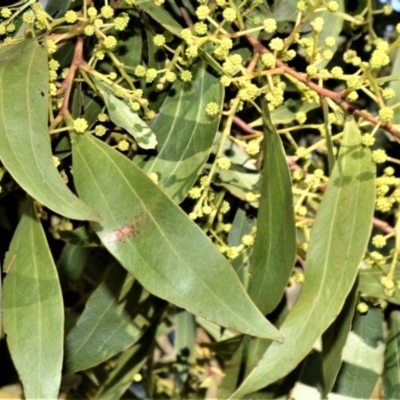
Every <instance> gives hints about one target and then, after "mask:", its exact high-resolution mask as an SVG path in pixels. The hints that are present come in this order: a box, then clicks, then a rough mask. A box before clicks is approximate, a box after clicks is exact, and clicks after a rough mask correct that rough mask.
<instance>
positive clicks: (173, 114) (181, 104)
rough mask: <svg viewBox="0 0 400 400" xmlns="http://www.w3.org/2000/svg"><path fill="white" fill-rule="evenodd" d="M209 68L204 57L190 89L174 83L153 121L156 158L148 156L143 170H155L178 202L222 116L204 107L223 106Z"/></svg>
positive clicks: (203, 159) (202, 160)
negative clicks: (207, 113) (156, 141)
mask: <svg viewBox="0 0 400 400" xmlns="http://www.w3.org/2000/svg"><path fill="white" fill-rule="evenodd" d="M206 68H207V64H206V63H205V62H204V61H203V60H201V61H199V62H198V63H197V65H196V68H195V69H194V71H193V75H194V77H193V81H192V82H191V86H190V87H189V88H187V85H185V84H184V83H183V82H181V81H179V80H178V81H176V82H175V84H174V85H173V86H172V88H171V90H170V94H169V96H168V97H167V98H166V100H165V101H164V103H163V105H162V107H161V110H160V113H159V114H158V116H157V118H156V119H155V120H154V122H153V123H152V124H151V127H152V129H153V131H154V132H155V134H156V135H157V140H158V143H159V144H158V152H157V156H156V157H154V158H153V159H150V160H147V159H146V162H145V163H144V164H143V169H144V170H145V171H146V172H148V173H150V172H155V173H156V174H157V175H158V176H159V182H160V185H161V186H162V187H163V189H164V190H165V192H166V193H167V194H168V195H169V196H170V197H171V198H172V199H174V200H175V201H176V202H177V203H180V202H181V201H182V200H183V199H184V198H185V197H186V195H187V193H188V191H189V190H190V188H191V187H192V186H193V184H194V182H195V181H196V179H197V176H198V174H199V173H200V171H201V169H202V168H203V166H204V164H205V162H206V161H207V158H208V156H209V154H210V152H211V149H212V146H213V143H214V139H215V135H216V133H217V130H218V126H219V120H220V118H210V117H208V116H207V115H206V113H205V108H206V105H207V104H208V103H210V102H215V103H216V104H218V106H219V107H220V108H222V94H223V90H222V86H221V84H220V82H219V80H218V79H217V78H216V77H215V76H214V75H212V74H211V73H209V72H208V71H207V69H206ZM177 137H179V139H178V140H177Z"/></svg>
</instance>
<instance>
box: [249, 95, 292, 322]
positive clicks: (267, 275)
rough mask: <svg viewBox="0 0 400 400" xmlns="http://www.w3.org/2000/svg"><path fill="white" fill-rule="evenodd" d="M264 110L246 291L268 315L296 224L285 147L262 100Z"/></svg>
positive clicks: (285, 275)
mask: <svg viewBox="0 0 400 400" xmlns="http://www.w3.org/2000/svg"><path fill="white" fill-rule="evenodd" d="M263 112H264V113H265V116H264V119H265V122H264V124H265V127H264V135H265V137H264V166H263V173H262V184H261V190H260V193H261V198H260V205H259V209H258V214H257V236H256V240H255V243H254V247H253V253H252V257H251V259H250V275H251V279H250V283H249V288H248V292H249V295H250V297H251V298H252V299H253V301H254V303H255V304H256V305H257V306H258V308H259V309H260V310H261V312H262V313H263V314H268V313H270V312H271V311H273V310H274V309H275V307H276V306H277V305H278V303H279V301H280V300H281V298H282V296H283V293H284V291H285V287H286V285H287V282H288V279H289V276H290V273H291V271H292V268H293V265H294V261H295V257H296V226H295V220H294V210H293V193H292V180H291V177H290V173H289V168H288V165H287V161H286V154H285V150H284V148H283V145H282V141H281V138H280V137H279V135H278V133H277V132H276V129H275V127H274V126H273V124H272V122H271V120H270V119H269V113H268V109H267V107H266V106H265V102H264V104H263Z"/></svg>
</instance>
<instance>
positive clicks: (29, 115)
mask: <svg viewBox="0 0 400 400" xmlns="http://www.w3.org/2000/svg"><path fill="white" fill-rule="evenodd" d="M48 79H49V78H48V66H47V52H46V49H45V48H44V47H43V46H40V45H39V43H38V42H37V41H36V40H33V39H32V40H25V41H23V42H19V43H17V44H15V45H12V46H0V158H1V160H2V162H3V163H4V165H5V167H6V168H7V170H8V172H9V173H10V174H11V175H12V177H13V178H14V179H15V180H16V181H17V182H18V184H19V185H20V186H21V187H22V188H23V189H24V190H26V191H27V192H28V193H29V194H30V195H31V196H32V197H33V198H35V199H37V200H38V201H39V202H40V203H42V204H44V205H45V206H46V207H48V208H50V209H51V210H53V211H55V212H57V213H59V214H61V215H64V216H66V217H68V218H73V219H78V220H91V221H100V220H101V218H100V217H99V215H98V214H97V213H95V212H94V211H93V210H92V209H91V208H89V207H88V206H87V205H86V204H84V203H83V202H82V201H81V200H79V199H78V198H77V197H76V196H75V195H74V194H72V192H71V191H70V190H69V189H68V187H67V186H66V185H65V183H64V182H63V180H62V178H61V176H60V174H59V173H58V171H57V169H56V167H55V166H54V163H53V160H52V154H51V148H50V141H49V134H48V130H47V117H48V111H47V107H48Z"/></svg>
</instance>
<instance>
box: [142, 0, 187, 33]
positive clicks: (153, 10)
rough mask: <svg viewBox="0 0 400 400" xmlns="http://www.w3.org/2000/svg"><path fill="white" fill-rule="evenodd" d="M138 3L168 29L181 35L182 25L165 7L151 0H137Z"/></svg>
mask: <svg viewBox="0 0 400 400" xmlns="http://www.w3.org/2000/svg"><path fill="white" fill-rule="evenodd" d="M136 3H137V4H138V6H139V7H140V8H141V9H142V10H143V11H144V12H146V13H147V14H149V15H150V17H152V18H153V19H154V20H156V21H157V22H158V23H159V24H160V25H161V26H162V27H164V28H165V29H166V30H167V31H169V32H171V33H173V34H174V35H176V36H178V37H180V36H181V31H182V27H181V26H180V25H179V24H178V23H177V22H176V21H175V20H174V19H173V18H172V17H171V15H170V14H169V13H168V12H167V11H165V10H164V9H163V8H161V7H158V6H156V5H155V4H154V3H152V2H151V1H149V0H137V1H136Z"/></svg>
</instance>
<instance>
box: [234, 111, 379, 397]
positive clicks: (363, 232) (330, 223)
mask: <svg viewBox="0 0 400 400" xmlns="http://www.w3.org/2000/svg"><path fill="white" fill-rule="evenodd" d="M374 178H375V165H374V164H373V161H372V158H371V152H370V150H369V149H366V148H363V147H362V144H361V135H360V132H359V130H358V127H357V124H356V123H355V121H354V120H353V119H352V118H350V117H349V118H348V120H347V121H346V125H345V131H344V139H343V144H342V148H341V150H340V155H339V158H338V160H337V162H336V164H335V167H334V170H333V173H332V176H331V178H330V182H329V184H328V189H327V191H326V193H325V195H324V198H323V200H322V203H321V205H320V208H319V210H318V213H317V217H316V220H315V223H314V227H313V229H312V234H311V241H310V249H309V251H308V254H307V262H306V268H305V282H304V284H303V288H302V291H301V294H300V297H299V299H298V301H297V303H296V305H295V306H294V308H293V309H292V311H291V312H290V314H289V315H288V317H287V318H286V320H285V321H284V323H283V324H282V327H281V329H280V331H281V333H282V335H283V337H284V338H285V342H284V343H283V344H278V343H276V344H275V343H272V344H271V346H270V347H269V348H268V350H267V351H266V353H265V354H264V356H263V357H262V358H261V359H260V361H259V363H258V364H257V366H256V367H255V368H254V369H253V370H252V371H251V372H250V374H249V375H248V376H247V377H246V379H245V380H244V382H243V384H242V385H241V386H240V387H239V389H238V390H237V391H236V392H235V393H234V394H233V395H232V396H233V398H235V399H239V398H241V397H243V396H244V395H245V394H247V393H250V392H254V391H256V390H258V389H260V388H262V387H264V386H267V385H268V384H270V383H272V382H275V381H276V380H278V379H279V378H281V377H283V376H285V375H286V374H287V373H288V372H290V371H292V370H293V369H294V368H295V367H296V365H298V364H299V362H300V361H301V360H302V359H304V357H305V356H306V355H307V354H308V352H309V351H310V350H311V348H312V346H313V345H314V343H315V341H316V340H317V338H318V337H319V336H320V335H321V334H322V333H323V332H324V331H325V330H326V329H327V327H328V326H329V325H330V324H331V323H332V322H333V321H334V319H335V318H336V316H337V314H338V313H339V312H340V310H341V308H342V306H343V304H344V301H345V299H346V297H347V295H348V293H349V291H350V289H351V287H352V286H353V284H354V281H355V279H356V275H357V268H358V265H359V263H360V261H361V259H362V256H363V255H364V251H365V248H366V245H367V242H368V238H369V234H370V230H371V218H372V215H373V210H374V201H375V184H374ZM332 282H334V284H332ZM300 344H301V345H300Z"/></svg>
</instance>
